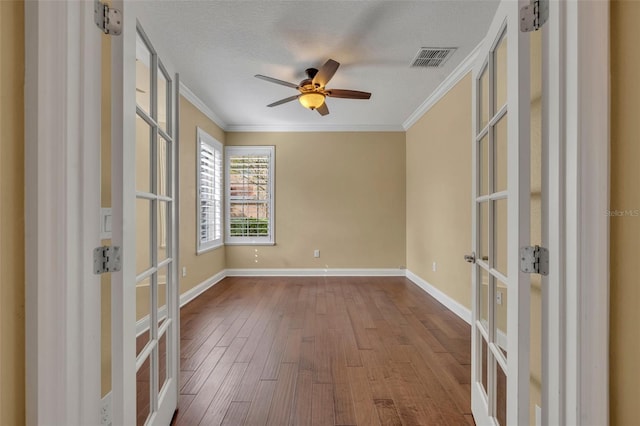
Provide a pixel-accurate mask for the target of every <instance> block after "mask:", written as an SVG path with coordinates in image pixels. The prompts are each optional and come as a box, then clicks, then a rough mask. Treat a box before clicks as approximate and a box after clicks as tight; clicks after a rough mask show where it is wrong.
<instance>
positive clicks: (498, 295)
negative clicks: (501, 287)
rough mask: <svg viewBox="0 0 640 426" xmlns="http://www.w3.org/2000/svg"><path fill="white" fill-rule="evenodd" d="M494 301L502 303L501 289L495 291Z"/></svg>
mask: <svg viewBox="0 0 640 426" xmlns="http://www.w3.org/2000/svg"><path fill="white" fill-rule="evenodd" d="M496 303H497V304H498V305H502V292H501V291H499V292H497V293H496Z"/></svg>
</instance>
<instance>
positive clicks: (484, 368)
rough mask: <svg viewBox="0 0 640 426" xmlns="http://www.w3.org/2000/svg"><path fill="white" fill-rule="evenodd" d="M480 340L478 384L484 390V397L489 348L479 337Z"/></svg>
mask: <svg viewBox="0 0 640 426" xmlns="http://www.w3.org/2000/svg"><path fill="white" fill-rule="evenodd" d="M480 339H481V340H482V350H481V351H480V365H482V368H481V374H482V377H481V380H480V382H481V383H482V390H484V393H485V396H486V395H487V394H488V393H487V371H488V370H489V369H488V368H487V366H488V363H489V354H488V352H487V351H488V350H489V346H488V345H487V341H486V340H485V339H484V337H482V336H480Z"/></svg>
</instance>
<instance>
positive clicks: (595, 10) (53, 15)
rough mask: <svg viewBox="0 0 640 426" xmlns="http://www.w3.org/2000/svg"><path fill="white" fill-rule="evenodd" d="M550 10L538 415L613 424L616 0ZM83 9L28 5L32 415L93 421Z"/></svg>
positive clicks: (93, 90) (95, 357) (88, 99)
mask: <svg viewBox="0 0 640 426" xmlns="http://www.w3.org/2000/svg"><path fill="white" fill-rule="evenodd" d="M549 8H550V16H551V18H550V19H549V22H548V23H547V25H548V26H549V31H548V32H549V35H548V37H545V41H544V43H545V45H546V46H547V47H546V48H545V49H544V50H545V51H546V52H547V53H545V54H547V55H549V56H548V58H549V69H548V75H547V76H546V79H547V81H548V84H549V90H550V93H551V95H550V96H549V99H548V103H547V104H546V107H547V111H546V115H545V116H546V117H547V120H546V121H547V123H548V127H546V128H545V129H544V131H545V132H546V133H547V134H548V135H549V141H550V143H549V147H548V149H549V173H548V176H549V178H548V181H547V184H548V186H549V212H550V214H549V217H550V219H551V220H550V223H549V229H548V234H549V249H550V253H551V259H552V262H551V265H550V274H549V277H548V281H549V286H550V288H551V289H555V290H554V292H555V293H556V295H557V297H558V298H557V301H558V302H559V303H556V304H553V305H552V306H551V307H550V311H549V317H550V319H551V320H550V322H551V325H550V326H549V327H547V331H546V334H547V338H549V339H551V341H552V344H553V345H555V346H556V349H557V350H555V351H554V352H552V353H551V354H549V355H548V357H547V358H546V360H545V361H544V362H547V363H548V367H549V368H548V370H549V373H550V374H549V377H548V378H547V383H548V384H550V385H552V389H551V390H552V393H551V395H552V396H551V397H549V400H548V401H546V402H545V406H546V407H548V410H546V412H547V413H548V417H547V416H546V415H545V416H544V417H545V418H544V419H543V424H608V421H609V398H608V395H609V384H608V383H609V370H608V367H609V356H608V348H609V345H608V341H609V257H608V256H609V222H608V220H607V217H606V216H605V214H604V212H605V210H606V209H608V204H609V138H610V118H609V102H610V96H609V94H610V89H609V4H608V2H570V1H567V0H552V1H551V2H550V5H549ZM83 15H86V16H88V15H91V16H93V5H92V2H73V1H70V2H57V3H56V4H55V5H53V3H50V2H48V1H46V0H34V1H28V2H25V50H26V55H25V65H26V74H25V179H26V182H25V223H26V233H25V234H26V235H25V243H26V259H28V260H27V262H28V267H27V265H25V269H26V298H25V301H26V324H25V326H26V407H27V409H26V416H27V424H28V425H35V424H37V423H38V422H39V419H47V420H48V421H51V422H54V423H62V424H97V423H99V413H100V373H99V371H100V367H99V362H100V351H99V347H100V344H99V340H97V341H96V339H95V336H99V319H95V318H93V315H92V314H94V313H95V312H99V310H95V309H98V308H99V293H98V290H99V280H98V278H97V276H95V275H93V271H92V268H91V267H90V265H92V262H91V255H90V254H89V251H90V250H91V249H92V248H93V247H94V245H93V244H92V242H93V239H94V236H93V235H94V233H95V239H96V240H97V241H98V242H99V233H98V229H99V223H98V218H99V205H100V202H99V195H98V194H99V190H98V191H97V190H96V188H98V189H99V183H100V182H99V176H98V175H97V174H96V173H95V170H99V169H98V168H99V164H100V163H99V155H100V154H99V143H98V142H97V141H99V138H100V131H99V124H100V122H99V120H100V103H99V99H100V93H99V86H96V85H94V84H92V81H99V80H100V79H99V75H100V68H99V66H98V64H100V33H99V32H98V31H97V29H96V28H95V27H93V26H92V25H89V24H88V22H92V20H91V21H88V20H87V19H85V20H82V21H81V20H80V19H78V17H79V16H83ZM554 16H557V18H554ZM59 28H65V29H66V31H65V32H60V31H59ZM66 35H68V36H69V37H68V38H67V37H65V36H66ZM80 41H81V42H80ZM587 52H588V54H587ZM60 58H63V59H64V60H60ZM82 77H84V78H82ZM38 87H46V89H47V90H40V91H38ZM80 115H82V116H83V120H77V119H76V118H77V117H78V116H80ZM91 140H96V143H95V144H90V143H86V141H91ZM74 159H75V160H81V161H79V162H78V163H77V164H79V165H81V167H77V168H67V170H66V172H67V173H66V174H65V173H61V170H60V169H59V167H57V165H58V164H68V163H69V161H70V160H71V161H73V160H74ZM94 175H95V176H94ZM79 182H81V183H82V185H79V184H75V183H79ZM74 184H75V185H74ZM94 206H97V209H98V210H95V209H96V207H94ZM94 210H95V211H94ZM51 212H55V214H51ZM555 231H558V232H555ZM586 231H588V232H586ZM96 245H97V244H96ZM51 253H55V254H58V257H59V258H62V259H64V262H62V263H60V262H52V261H51V259H53V256H51ZM554 253H555V254H554ZM569 254H571V255H569ZM73 259H81V260H82V261H81V262H75V261H74V260H73ZM554 261H555V262H554ZM554 263H555V264H556V265H557V266H556V267H555V268H554ZM94 284H95V285H94ZM563 284H564V286H563ZM578 284H579V285H578ZM94 293H97V294H94ZM78 302H82V303H78ZM61 306H65V307H67V308H69V307H76V308H77V309H60V307H61ZM92 309H94V310H92ZM565 312H566V315H565ZM92 330H97V334H92V333H91V331H92ZM554 330H555V331H554ZM50 336H64V338H59V339H51V338H50ZM563 342H564V343H563ZM555 372H557V374H555V375H552V374H551V373H555ZM556 378H557V379H556ZM550 380H553V383H550ZM603 395H604V396H605V397H604V398H603ZM555 419H561V420H562V421H554V420H555Z"/></svg>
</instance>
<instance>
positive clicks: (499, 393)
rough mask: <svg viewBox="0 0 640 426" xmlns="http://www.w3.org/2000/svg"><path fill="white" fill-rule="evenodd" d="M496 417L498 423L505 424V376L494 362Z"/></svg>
mask: <svg viewBox="0 0 640 426" xmlns="http://www.w3.org/2000/svg"><path fill="white" fill-rule="evenodd" d="M496 372H497V374H496V376H497V377H496V418H497V420H498V424H500V425H506V424H507V376H506V375H505V374H504V371H502V367H500V364H498V363H496Z"/></svg>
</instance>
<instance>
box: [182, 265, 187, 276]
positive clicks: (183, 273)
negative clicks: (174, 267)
mask: <svg viewBox="0 0 640 426" xmlns="http://www.w3.org/2000/svg"><path fill="white" fill-rule="evenodd" d="M186 276H187V267H186V266H183V267H182V277H183V278H184V277H186Z"/></svg>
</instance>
